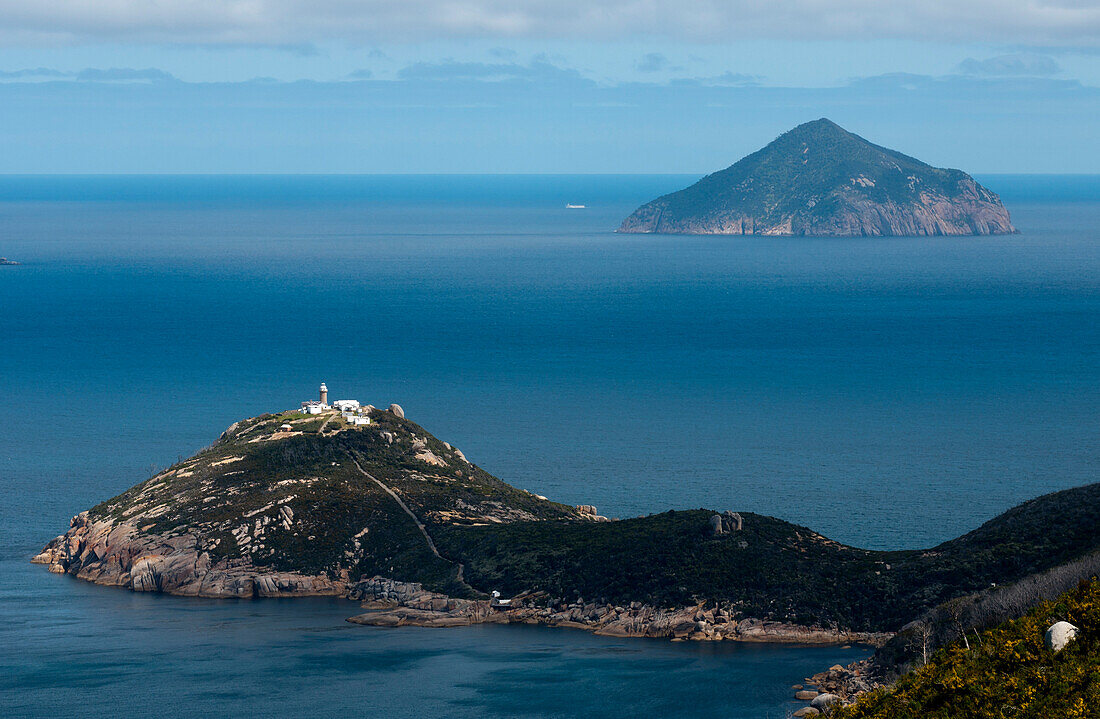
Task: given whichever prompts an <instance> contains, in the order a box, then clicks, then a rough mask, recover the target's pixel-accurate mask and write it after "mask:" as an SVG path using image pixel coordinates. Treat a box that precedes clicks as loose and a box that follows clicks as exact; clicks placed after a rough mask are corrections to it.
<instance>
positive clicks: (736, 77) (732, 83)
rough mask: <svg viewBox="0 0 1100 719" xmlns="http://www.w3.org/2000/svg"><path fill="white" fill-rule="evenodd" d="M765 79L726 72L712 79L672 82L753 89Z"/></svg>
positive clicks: (684, 78) (680, 79)
mask: <svg viewBox="0 0 1100 719" xmlns="http://www.w3.org/2000/svg"><path fill="white" fill-rule="evenodd" d="M762 79H763V78H762V77H760V76H759V75H746V74H744V73H741V72H730V71H728V70H727V71H726V72H724V73H722V74H721V75H712V76H710V77H681V78H676V79H675V80H673V81H672V83H673V84H676V85H698V86H700V87H751V86H754V85H759V84H760V81H761V80H762Z"/></svg>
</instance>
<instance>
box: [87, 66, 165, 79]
mask: <svg viewBox="0 0 1100 719" xmlns="http://www.w3.org/2000/svg"><path fill="white" fill-rule="evenodd" d="M75 77H76V79H77V80H79V81H81V82H165V81H171V80H175V79H176V78H175V77H174V76H172V75H170V74H169V73H167V72H165V71H164V70H158V69H156V68H153V67H147V68H145V69H144V70H135V69H134V68H132V67H112V68H109V69H106V70H102V69H99V68H94V67H90V68H88V69H86V70H81V71H80V72H78V73H76V76H75Z"/></svg>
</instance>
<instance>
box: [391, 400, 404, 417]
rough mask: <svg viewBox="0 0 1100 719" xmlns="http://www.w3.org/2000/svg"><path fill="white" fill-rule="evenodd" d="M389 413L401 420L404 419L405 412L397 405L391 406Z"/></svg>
mask: <svg viewBox="0 0 1100 719" xmlns="http://www.w3.org/2000/svg"><path fill="white" fill-rule="evenodd" d="M390 412H391V413H392V414H394V415H396V416H397V417H400V418H401V419H405V410H403V409H401V405H399V404H391V405H390Z"/></svg>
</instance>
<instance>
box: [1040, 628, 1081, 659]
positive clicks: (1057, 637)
mask: <svg viewBox="0 0 1100 719" xmlns="http://www.w3.org/2000/svg"><path fill="white" fill-rule="evenodd" d="M1076 636H1077V627H1075V626H1073V625H1072V624H1070V623H1069V622H1055V623H1054V624H1052V625H1050V629H1047V633H1046V643H1047V648H1048V649H1050V650H1051V651H1055V652H1060V651H1062V650H1063V649H1065V648H1066V645H1067V644H1069V643H1070V642H1071V641H1073V639H1074V638H1075V637H1076Z"/></svg>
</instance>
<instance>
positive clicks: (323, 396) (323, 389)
mask: <svg viewBox="0 0 1100 719" xmlns="http://www.w3.org/2000/svg"><path fill="white" fill-rule="evenodd" d="M321 406H323V407H327V406H328V387H326V386H325V383H324V382H322V383H321Z"/></svg>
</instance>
